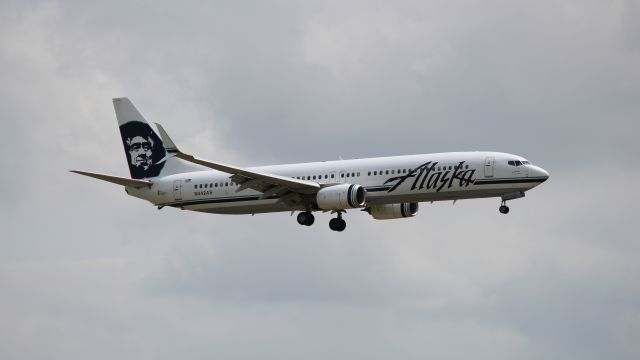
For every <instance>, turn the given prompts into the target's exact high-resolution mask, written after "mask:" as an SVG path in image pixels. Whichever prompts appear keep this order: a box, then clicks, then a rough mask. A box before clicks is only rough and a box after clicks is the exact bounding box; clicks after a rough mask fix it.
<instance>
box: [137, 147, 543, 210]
mask: <svg viewBox="0 0 640 360" xmlns="http://www.w3.org/2000/svg"><path fill="white" fill-rule="evenodd" d="M516 164H517V165H516ZM247 169H249V170H254V171H257V172H265V173H270V174H276V175H280V176H285V177H289V178H294V179H301V180H306V181H313V182H317V183H318V184H320V186H326V185H328V184H337V183H348V184H357V185H361V186H363V187H364V188H365V189H366V206H375V205H381V204H394V203H403V202H423V201H442V200H458V199H469V198H485V197H503V199H504V198H505V196H506V197H507V198H509V197H511V198H517V197H521V196H524V192H525V191H527V190H529V189H531V188H533V187H535V186H537V185H539V184H540V183H542V182H543V181H545V180H546V179H547V178H548V176H549V174H548V173H547V172H546V171H544V170H543V169H541V168H539V167H537V166H535V165H532V164H530V163H529V162H528V161H526V160H525V159H523V158H522V157H520V156H517V155H511V154H506V153H498V152H479V151H476V152H453V153H438V154H423V155H407V156H394V157H380V158H369V159H355V160H338V161H324V162H313V163H300V164H286V165H273V166H261V167H252V168H247ZM127 193H129V194H130V195H132V196H135V197H139V198H142V199H146V200H148V201H150V202H152V203H153V204H155V205H157V206H161V207H162V206H173V207H178V208H181V209H185V210H193V211H202V212H210V213H219V214H252V213H264V212H275V211H293V210H301V211H302V210H305V208H304V206H301V205H297V206H292V205H291V204H289V203H287V202H286V201H283V199H282V198H280V197H279V196H278V195H272V196H267V197H265V196H264V194H263V193H261V192H258V191H256V190H252V189H243V188H241V186H240V185H238V184H235V183H233V182H232V181H231V179H230V175H229V174H228V173H224V172H220V171H215V170H211V171H197V172H187V173H180V174H175V175H169V176H165V177H162V178H159V179H156V180H155V181H154V182H153V185H152V186H151V187H150V188H134V187H127ZM307 210H309V209H307ZM314 210H318V209H314Z"/></svg>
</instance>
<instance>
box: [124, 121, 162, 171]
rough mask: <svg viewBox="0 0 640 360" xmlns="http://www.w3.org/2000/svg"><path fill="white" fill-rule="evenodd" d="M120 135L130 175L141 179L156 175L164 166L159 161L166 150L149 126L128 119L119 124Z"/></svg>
mask: <svg viewBox="0 0 640 360" xmlns="http://www.w3.org/2000/svg"><path fill="white" fill-rule="evenodd" d="M120 135H122V144H123V145H124V150H125V153H126V154H127V163H128V164H129V171H130V172H131V177H132V178H134V179H143V178H149V177H155V176H158V174H160V170H162V167H163V166H164V162H160V161H161V160H162V159H163V158H164V157H165V155H166V151H165V149H164V146H163V145H162V141H161V140H160V138H159V137H158V135H156V133H155V132H154V131H153V130H152V129H151V126H149V124H147V123H144V122H140V121H129V122H128V123H126V124H123V125H121V126H120Z"/></svg>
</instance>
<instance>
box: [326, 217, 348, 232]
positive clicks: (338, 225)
mask: <svg viewBox="0 0 640 360" xmlns="http://www.w3.org/2000/svg"><path fill="white" fill-rule="evenodd" d="M346 228H347V222H346V221H344V220H342V219H341V218H333V219H331V220H329V229H331V230H333V231H344V229H346Z"/></svg>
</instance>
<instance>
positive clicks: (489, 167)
mask: <svg viewBox="0 0 640 360" xmlns="http://www.w3.org/2000/svg"><path fill="white" fill-rule="evenodd" d="M494 160H495V157H493V156H487V158H486V159H484V177H493V162H494Z"/></svg>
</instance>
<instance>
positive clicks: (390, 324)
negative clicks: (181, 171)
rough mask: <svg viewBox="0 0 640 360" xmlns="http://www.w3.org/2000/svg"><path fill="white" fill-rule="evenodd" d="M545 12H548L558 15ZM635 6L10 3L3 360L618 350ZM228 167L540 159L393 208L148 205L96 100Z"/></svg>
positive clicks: (629, 206) (634, 86)
mask: <svg viewBox="0 0 640 360" xmlns="http://www.w3.org/2000/svg"><path fill="white" fill-rule="evenodd" d="M550 9H553V11H551V10H550ZM637 12H638V6H637V5H636V4H635V2H631V1H614V2H608V3H600V2H587V3H585V2H584V1H568V2H564V3H563V4H556V3H551V2H541V3H535V4H533V3H532V4H523V3H512V2H504V1H495V2H489V3H482V4H480V3H475V2H444V1H428V2H415V1H398V2H394V3H393V4H391V3H389V4H386V3H376V4H372V3H370V2H361V1H353V2H347V3H345V2H331V1H330V2H324V1H323V2H313V1H312V2H305V3H297V2H289V1H275V2H261V1H256V2H243V3H238V2H227V1H216V2H211V3H202V4H198V3H189V4H184V5H182V6H180V7H176V6H175V4H174V3H168V2H154V3H153V4H149V3H145V2H134V3H130V2H115V3H113V2H110V3H95V4H91V3H86V2H11V3H8V4H5V8H4V9H3V12H2V14H0V78H2V79H3V86H2V87H0V109H1V110H0V115H2V119H3V120H2V123H3V131H2V134H3V136H2V141H1V142H0V151H1V152H2V154H3V155H2V164H3V167H4V171H3V172H2V174H1V175H0V185H1V186H2V188H3V189H4V190H5V191H4V195H3V205H4V206H2V207H1V208H0V216H1V217H2V219H3V222H2V225H3V235H2V236H1V237H0V287H2V289H3V295H2V296H0V318H2V319H3V320H4V323H5V326H4V327H3V331H2V336H0V357H2V358H16V357H20V358H27V359H29V358H42V357H43V356H49V357H54V358H62V357H64V358H71V359H73V358H87V357H91V358H114V357H118V358H136V359H138V358H141V357H142V358H155V359H157V358H176V357H189V358H205V357H206V358H210V357H211V355H212V354H215V356H217V357H220V358H255V357H256V355H258V356H260V357H263V358H265V357H266V358H279V359H281V358H294V357H295V358H300V357H305V358H314V357H315V358H327V357H332V358H341V357H349V358H367V359H371V358H389V357H392V356H393V357H402V358H423V357H424V354H429V355H431V356H432V357H438V358H448V359H458V358H468V357H469V354H473V356H474V357H476V358H479V359H482V358H496V357H509V358H519V359H528V358H567V357H580V358H586V359H590V358H592V359H596V358H598V359H599V358H602V357H604V356H609V357H611V356H613V357H615V358H619V359H635V358H637V355H638V354H639V353H640V348H638V346H637V344H636V341H635V339H636V338H637V335H638V334H639V333H640V320H639V319H640V317H639V315H638V314H639V313H640V311H639V309H638V306H637V304H638V301H637V300H638V297H639V296H640V289H639V288H638V286H637V285H636V284H638V281H637V280H638V279H637V274H638V273H639V271H638V270H640V269H638V265H637V261H636V256H635V254H637V253H638V250H639V249H638V245H637V244H636V243H637V242H636V241H635V236H634V235H635V233H634V228H633V224H634V221H635V217H634V216H635V214H637V213H638V211H639V210H640V209H638V204H637V200H638V191H637V190H635V188H634V187H633V179H635V178H637V176H638V173H637V170H636V168H635V167H634V166H633V164H634V161H635V160H634V154H635V153H636V152H637V151H636V148H637V145H636V139H635V134H636V133H637V132H638V125H637V121H636V119H637V118H638V114H640V108H638V104H637V98H638V91H639V88H638V84H639V83H640V82H638V80H640V79H638V74H640V72H639V71H638V61H637V60H638V46H637V41H634V40H635V38H636V37H637V34H638V32H637V31H636V28H637V25H636V23H637V22H636V21H635V19H636V18H637V16H634V15H637ZM119 96H129V97H131V98H132V99H133V100H134V102H135V103H136V105H138V106H139V108H140V109H141V111H142V112H143V114H145V116H146V117H147V119H148V120H150V121H157V122H161V123H163V125H165V127H166V128H167V129H168V130H169V132H170V133H171V135H172V137H173V138H174V140H176V142H177V143H178V144H179V145H180V146H181V147H182V148H184V149H185V150H188V151H189V152H192V153H195V154H198V155H199V156H202V157H206V158H211V159H215V160H220V161H226V162H231V163H237V164H239V165H259V164H267V163H280V162H292V161H310V160H323V159H335V158H337V157H338V155H342V156H344V157H345V158H347V157H365V156H377V155H388V154H398V155H399V154H405V153H425V152H434V151H454V150H469V149H471V150H473V149H495V150H502V151H509V152H512V153H518V154H522V155H524V156H526V157H528V158H529V159H531V160H533V161H534V162H535V163H538V164H541V165H542V166H543V167H545V168H546V169H547V170H549V171H550V172H551V174H552V177H551V179H550V180H549V181H548V182H546V183H544V184H543V185H542V186H541V187H540V188H537V189H535V190H533V191H531V192H530V193H528V194H527V197H526V198H524V199H520V200H517V201H514V202H512V203H511V204H510V205H511V208H512V211H511V213H510V214H509V215H508V216H506V217H505V216H502V215H500V214H498V212H497V206H498V201H497V200H495V199H483V200H473V201H462V202H458V203H456V204H455V205H451V203H435V204H421V209H420V213H419V215H418V216H417V217H415V218H412V219H405V220H399V221H374V220H372V219H371V218H370V216H369V215H367V214H365V213H361V212H357V211H354V212H349V213H348V214H347V219H348V228H347V231H346V232H344V233H341V234H336V233H334V232H331V231H330V230H329V229H328V228H327V226H326V223H327V221H328V219H329V215H326V214H325V215H322V214H319V215H318V218H317V223H316V225H314V226H313V227H311V228H306V227H300V226H299V225H297V224H296V223H295V219H294V218H292V217H289V216H288V214H265V215H256V216H255V217H251V216H237V217H236V216H213V215H207V214H198V213H189V212H182V211H179V210H177V209H163V210H162V211H158V210H156V209H154V208H153V207H151V206H149V204H148V203H144V202H142V201H138V200H137V199H133V198H129V197H126V194H125V193H124V192H123V191H122V189H121V188H117V187H113V186H110V185H109V184H104V183H99V182H92V181H91V180H88V179H84V178H80V177H78V176H75V175H72V174H69V173H67V170H68V169H71V168H80V169H87V170H90V171H91V170H94V171H100V172H106V173H112V174H116V175H124V174H126V164H125V161H124V154H123V150H122V148H121V144H120V141H118V137H117V128H116V122H115V118H114V115H113V110H112V107H111V102H110V98H112V97H119Z"/></svg>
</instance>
